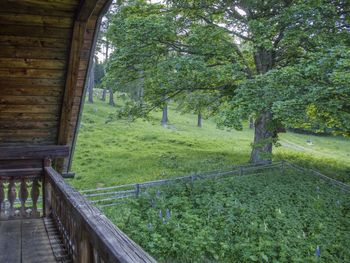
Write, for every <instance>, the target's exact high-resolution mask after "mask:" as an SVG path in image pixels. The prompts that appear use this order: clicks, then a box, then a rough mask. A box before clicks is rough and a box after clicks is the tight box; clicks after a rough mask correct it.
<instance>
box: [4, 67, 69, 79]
mask: <svg viewBox="0 0 350 263" xmlns="http://www.w3.org/2000/svg"><path fill="white" fill-rule="evenodd" d="M64 76H65V71H64V70H59V69H26V68H12V69H4V68H0V78H2V77H5V78H28V77H29V78H42V79H64Z"/></svg>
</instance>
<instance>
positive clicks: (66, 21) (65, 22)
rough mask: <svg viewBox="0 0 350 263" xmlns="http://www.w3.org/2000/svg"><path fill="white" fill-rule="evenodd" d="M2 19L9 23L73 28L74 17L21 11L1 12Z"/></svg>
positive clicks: (0, 19) (3, 21) (4, 22)
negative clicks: (23, 12)
mask: <svg viewBox="0 0 350 263" xmlns="http://www.w3.org/2000/svg"><path fill="white" fill-rule="evenodd" d="M0 21H1V23H2V24H7V25H23V24H25V25H30V26H42V27H59V28H71V27H72V24H73V19H72V18H71V17H62V16H46V15H32V14H21V13H12V14H9V13H0Z"/></svg>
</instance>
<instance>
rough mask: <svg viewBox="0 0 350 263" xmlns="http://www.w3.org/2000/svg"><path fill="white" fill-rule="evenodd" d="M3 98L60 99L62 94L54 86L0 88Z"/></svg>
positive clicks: (60, 89)
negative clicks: (39, 97) (34, 97)
mask: <svg viewBox="0 0 350 263" xmlns="http://www.w3.org/2000/svg"><path fill="white" fill-rule="evenodd" d="M1 94H2V95H3V96H44V97H45V96H52V97H61V96H62V94H63V92H62V88H61V87H55V86H47V87H45V86H41V87H40V86H35V87H31V86H30V85H28V86H7V87H1ZM2 98H3V97H2Z"/></svg>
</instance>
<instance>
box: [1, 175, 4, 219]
mask: <svg viewBox="0 0 350 263" xmlns="http://www.w3.org/2000/svg"><path fill="white" fill-rule="evenodd" d="M4 202H5V191H4V184H3V182H2V181H1V180H0V219H1V218H2V217H3V214H4V212H5V204H4V209H2V206H3V203H4Z"/></svg>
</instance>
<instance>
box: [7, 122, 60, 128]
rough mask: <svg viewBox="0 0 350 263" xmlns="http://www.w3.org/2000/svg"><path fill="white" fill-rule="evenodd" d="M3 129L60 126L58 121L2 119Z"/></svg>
mask: <svg viewBox="0 0 350 263" xmlns="http://www.w3.org/2000/svg"><path fill="white" fill-rule="evenodd" d="M0 127H1V129H7V130H15V129H21V130H31V129H52V128H55V129H57V128H58V121H45V122H44V121H42V122H40V121H18V120H14V121H1V120H0Z"/></svg>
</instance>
